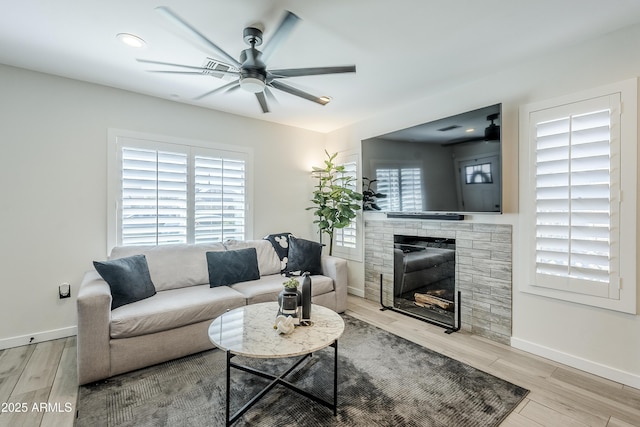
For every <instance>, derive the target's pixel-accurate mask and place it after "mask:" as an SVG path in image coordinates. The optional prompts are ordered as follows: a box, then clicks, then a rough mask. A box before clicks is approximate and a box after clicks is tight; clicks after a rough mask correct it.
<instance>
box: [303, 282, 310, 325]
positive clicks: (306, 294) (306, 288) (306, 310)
mask: <svg viewBox="0 0 640 427" xmlns="http://www.w3.org/2000/svg"><path fill="white" fill-rule="evenodd" d="M302 321H303V322H310V321H311V273H309V272H308V271H305V272H304V274H303V275H302Z"/></svg>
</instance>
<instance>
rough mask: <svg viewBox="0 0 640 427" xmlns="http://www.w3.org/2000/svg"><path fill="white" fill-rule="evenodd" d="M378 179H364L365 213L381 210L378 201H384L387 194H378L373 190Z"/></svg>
mask: <svg viewBox="0 0 640 427" xmlns="http://www.w3.org/2000/svg"><path fill="white" fill-rule="evenodd" d="M377 181H378V180H377V179H369V178H367V177H366V176H363V177H362V209H363V210H365V211H373V210H376V211H379V210H380V209H381V208H380V206H378V199H384V198H385V197H387V195H386V194H383V193H378V192H377V191H376V190H374V189H373V188H371V186H372V185H373V183H374V182H377Z"/></svg>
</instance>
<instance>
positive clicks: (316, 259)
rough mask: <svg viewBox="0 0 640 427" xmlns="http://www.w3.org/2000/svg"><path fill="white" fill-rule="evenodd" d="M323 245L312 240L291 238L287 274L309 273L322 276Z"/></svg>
mask: <svg viewBox="0 0 640 427" xmlns="http://www.w3.org/2000/svg"><path fill="white" fill-rule="evenodd" d="M321 257H322V244H320V243H318V242H313V241H311V240H305V239H298V238H296V237H294V236H291V237H289V262H287V272H288V273H293V272H298V271H299V272H300V274H302V273H304V272H305V271H308V272H309V273H311V274H322V261H321Z"/></svg>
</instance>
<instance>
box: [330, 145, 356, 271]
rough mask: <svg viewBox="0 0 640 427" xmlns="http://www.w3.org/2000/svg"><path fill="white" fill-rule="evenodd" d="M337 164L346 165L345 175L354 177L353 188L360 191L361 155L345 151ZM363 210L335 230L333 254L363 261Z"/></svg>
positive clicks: (336, 160) (337, 159) (340, 155)
mask: <svg viewBox="0 0 640 427" xmlns="http://www.w3.org/2000/svg"><path fill="white" fill-rule="evenodd" d="M335 164H336V165H341V166H344V172H343V174H344V176H348V177H351V178H353V180H351V181H350V182H349V187H350V188H351V189H352V190H356V191H359V188H358V172H359V171H358V169H359V155H358V153H357V152H343V153H340V154H338V156H337V157H336V159H335ZM361 212H362V211H361V210H359V211H357V212H356V218H355V219H354V220H352V221H351V224H349V225H348V226H346V227H344V228H336V229H335V230H334V232H333V234H334V235H333V254H334V255H335V256H339V257H342V258H345V259H349V260H355V261H362V235H361V234H362V233H361V232H360V230H361V227H362V225H361V221H362V213H361Z"/></svg>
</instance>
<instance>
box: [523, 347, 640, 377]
mask: <svg viewBox="0 0 640 427" xmlns="http://www.w3.org/2000/svg"><path fill="white" fill-rule="evenodd" d="M511 346H512V347H514V348H517V349H519V350H523V351H526V352H527V353H532V354H535V355H537V356H541V357H544V358H546V359H550V360H553V361H556V362H559V363H562V364H564V365H567V366H571V367H572V368H576V369H580V370H581V371H585V372H589V373H590V374H593V375H597V376H599V377H603V378H606V379H609V380H611V381H615V382H618V383H621V384H625V385H628V386H630V387H634V388H640V376H639V375H636V374H632V373H631V372H626V371H621V370H619V369H616V368H612V367H610V366H606V365H602V364H600V363H597V362H593V361H591V360H587V359H583V358H582V357H578V356H574V355H571V354H568V353H564V352H562V351H558V350H554V349H552V348H549V347H545V346H542V345H539V344H535V343H532V342H530V341H525V340H522V339H519V338H514V337H511Z"/></svg>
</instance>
